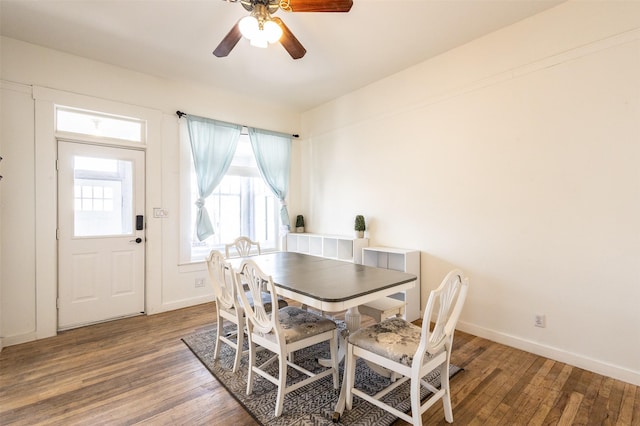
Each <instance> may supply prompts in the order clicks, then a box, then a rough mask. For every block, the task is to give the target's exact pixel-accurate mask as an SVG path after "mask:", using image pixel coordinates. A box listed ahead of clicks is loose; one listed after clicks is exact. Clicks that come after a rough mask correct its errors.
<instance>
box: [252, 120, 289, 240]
mask: <svg viewBox="0 0 640 426" xmlns="http://www.w3.org/2000/svg"><path fill="white" fill-rule="evenodd" d="M249 139H251V147H252V148H253V153H254V155H255V156H256V163H257V164H258V169H259V170H260V174H261V175H262V178H263V179H264V181H265V182H266V183H267V186H268V187H269V188H270V189H271V191H272V192H273V194H274V195H275V196H276V197H277V198H278V200H280V220H281V221H282V225H284V226H285V227H286V228H287V229H289V227H290V223H289V212H288V211H287V203H286V201H285V198H286V197H287V192H288V191H289V169H290V164H291V136H289V135H285V134H283V133H276V132H269V131H266V130H260V129H254V128H251V127H249Z"/></svg>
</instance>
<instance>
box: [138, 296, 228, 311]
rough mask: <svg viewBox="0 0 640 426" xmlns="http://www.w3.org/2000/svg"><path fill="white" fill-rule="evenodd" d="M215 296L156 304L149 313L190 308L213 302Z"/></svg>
mask: <svg viewBox="0 0 640 426" xmlns="http://www.w3.org/2000/svg"><path fill="white" fill-rule="evenodd" d="M214 300H215V297H214V296H213V295H207V296H202V297H193V298H189V299H182V300H176V301H173V302H169V303H163V304H162V305H160V306H156V307H154V308H153V309H149V310H148V311H147V315H153V314H160V313H162V312H169V311H175V310H176V309H182V308H188V307H190V306H196V305H201V304H203V303H209V302H213V301H214Z"/></svg>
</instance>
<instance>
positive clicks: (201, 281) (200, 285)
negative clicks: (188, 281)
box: [196, 278, 204, 288]
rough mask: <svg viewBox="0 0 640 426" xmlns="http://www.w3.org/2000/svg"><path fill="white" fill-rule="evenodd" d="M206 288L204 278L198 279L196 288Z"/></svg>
mask: <svg viewBox="0 0 640 426" xmlns="http://www.w3.org/2000/svg"><path fill="white" fill-rule="evenodd" d="M201 287H204V278H196V288H201Z"/></svg>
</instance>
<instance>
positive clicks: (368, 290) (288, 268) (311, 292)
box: [229, 251, 417, 421]
mask: <svg viewBox="0 0 640 426" xmlns="http://www.w3.org/2000/svg"><path fill="white" fill-rule="evenodd" d="M243 259H244V258H232V259H229V262H231V264H232V266H233V267H234V268H236V269H238V268H239V267H240V264H241V262H242V260H243ZM250 259H251V260H253V261H254V262H255V263H256V264H257V265H258V267H259V268H260V269H261V270H262V271H263V272H264V273H266V274H268V275H270V276H271V277H272V279H273V283H274V285H275V288H276V292H277V293H278V294H279V295H281V296H284V297H286V298H289V299H291V300H294V301H296V302H300V303H301V304H303V305H306V306H308V307H311V308H314V309H316V310H319V311H321V312H323V313H332V312H341V311H345V310H346V312H345V315H344V317H345V323H346V326H347V330H348V331H349V332H353V331H355V330H357V329H359V328H360V325H361V316H360V313H359V311H358V306H359V305H362V304H364V303H368V302H371V301H373V300H376V299H379V298H382V297H385V296H390V295H392V294H395V293H398V292H400V291H402V290H406V289H409V288H412V287H413V286H415V285H416V280H417V277H416V276H415V275H413V274H408V273H405V272H400V271H395V270H391V269H383V268H376V267H373V266H366V265H360V264H357V263H352V262H348V261H343V260H336V259H330V258H326V257H319V256H312V255H308V254H303V253H296V252H286V251H282V252H271V253H265V254H260V255H256V256H250ZM338 343H339V358H340V359H343V358H344V355H345V353H346V341H345V338H344V336H341V338H340V339H339V342H338ZM323 364H324V363H323ZM344 370H345V371H346V368H345V369H344ZM345 396H346V383H345V380H344V379H343V380H342V387H341V390H340V396H339V398H338V402H337V404H336V407H335V411H334V415H333V420H334V421H338V420H339V418H340V416H341V414H342V412H343V410H344V406H345Z"/></svg>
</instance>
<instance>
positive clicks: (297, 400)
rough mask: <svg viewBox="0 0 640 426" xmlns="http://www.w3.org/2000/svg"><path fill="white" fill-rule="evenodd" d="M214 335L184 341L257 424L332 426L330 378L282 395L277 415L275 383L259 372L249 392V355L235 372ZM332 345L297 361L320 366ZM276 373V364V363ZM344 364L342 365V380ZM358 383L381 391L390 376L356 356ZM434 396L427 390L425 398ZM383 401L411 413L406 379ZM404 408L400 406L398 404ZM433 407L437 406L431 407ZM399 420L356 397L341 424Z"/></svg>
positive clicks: (334, 394) (291, 374)
mask: <svg viewBox="0 0 640 426" xmlns="http://www.w3.org/2000/svg"><path fill="white" fill-rule="evenodd" d="M214 339H215V329H213V330H209V331H205V332H201V333H198V334H194V335H191V336H188V337H185V338H183V339H182V341H183V342H184V343H185V344H186V345H187V346H188V347H189V349H191V351H192V352H193V353H194V354H195V355H196V357H197V358H198V359H199V360H200V361H201V362H202V364H204V366H205V367H206V368H207V369H208V370H209V371H210V372H211V374H213V376H214V377H215V378H216V379H218V381H219V382H220V383H222V385H223V386H224V387H225V388H226V389H227V390H228V391H229V392H230V393H231V395H232V396H233V397H234V398H235V399H236V400H237V401H238V402H240V404H242V406H243V407H244V408H245V409H246V410H247V411H248V412H249V413H250V414H251V415H252V417H253V418H254V419H256V421H258V423H260V424H262V425H265V426H311V425H314V426H333V425H336V423H333V422H332V416H333V411H334V407H335V404H336V402H337V400H338V396H339V394H340V390H339V389H338V390H335V389H333V380H332V378H331V376H328V377H325V378H323V379H322V380H318V381H316V382H313V383H311V384H309V385H307V386H304V387H302V388H300V389H297V390H295V391H293V392H291V393H289V394H287V395H286V396H285V398H284V409H283V413H282V415H281V416H280V417H275V416H274V409H275V399H276V392H277V387H276V386H275V385H273V384H272V383H271V382H269V381H267V380H265V379H264V378H262V377H260V376H256V379H255V381H254V386H253V394H252V395H249V396H247V395H246V393H245V392H246V386H247V365H248V358H249V357H248V355H245V356H243V357H242V363H241V365H240V368H239V369H238V371H237V372H236V373H233V372H232V368H233V355H234V351H233V349H231V348H230V347H229V346H228V345H225V344H222V346H221V347H220V357H219V359H218V360H216V361H215V362H214V360H213V348H214ZM269 354H270V352H268V351H266V350H264V351H259V352H258V356H257V363H258V364H260V363H261V361H264V360H266V359H267V358H268V357H269ZM328 354H329V345H328V344H326V342H325V344H318V345H315V346H312V347H310V348H307V349H304V350H301V351H298V352H296V354H295V362H296V363H298V364H300V365H302V366H303V367H305V368H306V369H308V370H310V371H317V370H322V368H323V367H320V366H319V365H318V363H317V361H316V360H317V359H318V358H328ZM274 364H275V365H274V368H275V371H274V372H272V373H274V374H276V375H277V363H274ZM343 364H344V363H341V364H340V380H341V381H342V373H343V369H342V366H343ZM287 371H288V374H287V380H288V382H289V383H291V382H295V381H297V380H298V379H300V378H304V377H301V376H302V375H301V374H299V373H298V372H297V371H295V370H294V369H292V368H288V369H287ZM459 371H461V369H460V368H458V367H456V366H453V365H452V366H451V369H450V375H451V376H453V375H454V374H456V373H458V372H459ZM429 382H430V383H432V384H433V385H434V386H439V384H440V375H439V374H438V373H435V374H433V376H431V377H429ZM356 383H357V386H358V387H360V388H363V387H364V388H365V389H367V390H366V391H367V392H369V393H370V394H373V393H376V392H378V391H379V390H380V389H381V388H383V387H384V386H385V385H386V384H388V383H389V379H387V378H384V377H382V376H379V375H378V374H376V373H375V372H373V371H372V370H371V369H370V368H369V367H368V366H367V364H366V363H364V362H363V361H362V360H358V364H357V365H356ZM429 394H430V392H429V391H427V390H424V388H423V398H425V397H426V396H428V395H429ZM385 401H387V402H390V401H391V403H392V405H396V406H397V407H398V408H399V409H400V410H403V411H406V412H407V411H409V409H410V405H411V403H410V401H409V389H408V383H406V384H404V385H402V386H400V387H399V388H397V389H395V390H394V391H393V392H391V393H390V394H389V395H387V396H386V397H385ZM400 407H402V408H400ZM432 409H433V408H432ZM396 419H397V418H396V417H395V416H393V415H392V414H390V413H387V412H386V411H384V410H382V409H380V408H378V407H376V406H374V405H371V404H369V403H368V402H365V401H363V400H361V399H360V398H358V397H354V400H353V409H352V410H346V409H345V410H344V413H343V414H342V416H341V417H340V421H339V423H337V424H338V425H359V426H368V425H376V426H384V425H390V424H391V423H393V422H394V421H395V420H396Z"/></svg>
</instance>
